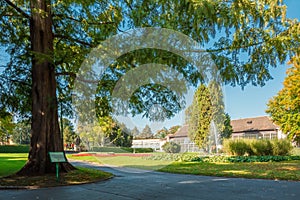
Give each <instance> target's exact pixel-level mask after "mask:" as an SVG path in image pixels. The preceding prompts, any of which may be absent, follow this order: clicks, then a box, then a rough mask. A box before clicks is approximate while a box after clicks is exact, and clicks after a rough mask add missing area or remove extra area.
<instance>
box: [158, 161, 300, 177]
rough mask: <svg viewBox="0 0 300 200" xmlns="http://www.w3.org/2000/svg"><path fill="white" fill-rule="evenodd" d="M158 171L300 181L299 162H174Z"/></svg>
mask: <svg viewBox="0 0 300 200" xmlns="http://www.w3.org/2000/svg"><path fill="white" fill-rule="evenodd" d="M158 171H161V172H168V173H180V174H194V175H205V176H221V177H238V178H251V179H254V178H255V179H272V180H293V181H300V161H286V162H260V163H258V162H257V163H199V162H174V163H172V164H170V165H168V166H166V167H164V168H162V169H159V170H158Z"/></svg>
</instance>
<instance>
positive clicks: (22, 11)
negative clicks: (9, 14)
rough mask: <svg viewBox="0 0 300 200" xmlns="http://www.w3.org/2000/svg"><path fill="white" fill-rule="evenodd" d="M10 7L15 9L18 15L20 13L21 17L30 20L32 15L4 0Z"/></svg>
mask: <svg viewBox="0 0 300 200" xmlns="http://www.w3.org/2000/svg"><path fill="white" fill-rule="evenodd" d="M4 1H5V2H6V3H7V4H8V5H9V6H11V7H13V8H14V9H15V10H16V11H17V12H18V13H20V14H21V15H23V16H24V17H25V18H27V19H30V15H28V14H27V13H26V12H25V11H24V10H22V9H21V8H19V7H18V6H17V5H16V4H14V3H13V2H11V1H9V0H4Z"/></svg>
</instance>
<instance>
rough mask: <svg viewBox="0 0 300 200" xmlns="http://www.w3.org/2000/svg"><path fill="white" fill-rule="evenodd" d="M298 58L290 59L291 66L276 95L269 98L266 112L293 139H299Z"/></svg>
mask: <svg viewBox="0 0 300 200" xmlns="http://www.w3.org/2000/svg"><path fill="white" fill-rule="evenodd" d="M299 61H300V59H299V57H295V58H293V59H292V61H291V64H292V67H291V68H289V69H288V70H287V72H286V73H287V76H286V78H285V80H284V82H283V85H284V87H283V89H281V90H280V91H279V92H278V93H277V95H276V96H274V97H273V98H272V99H270V100H269V102H268V104H267V106H268V108H267V110H266V112H267V113H269V114H270V115H271V118H272V120H273V121H274V122H275V124H277V125H279V126H280V129H281V130H282V131H283V132H284V133H286V134H288V137H289V138H290V139H291V140H294V141H298V142H299V141H300V124H299V121H300V82H299V80H300V62H299Z"/></svg>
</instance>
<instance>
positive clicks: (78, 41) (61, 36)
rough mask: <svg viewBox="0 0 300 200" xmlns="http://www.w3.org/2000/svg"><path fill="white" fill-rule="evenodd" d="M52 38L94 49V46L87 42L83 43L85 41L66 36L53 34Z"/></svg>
mask: <svg viewBox="0 0 300 200" xmlns="http://www.w3.org/2000/svg"><path fill="white" fill-rule="evenodd" d="M54 37H56V38H61V39H66V40H69V41H73V42H76V43H79V44H82V45H85V46H88V47H95V46H94V45H92V44H90V43H88V42H85V41H82V40H79V39H76V38H72V37H70V36H66V35H60V34H54Z"/></svg>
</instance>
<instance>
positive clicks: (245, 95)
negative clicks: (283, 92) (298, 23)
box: [224, 0, 300, 119]
mask: <svg viewBox="0 0 300 200" xmlns="http://www.w3.org/2000/svg"><path fill="white" fill-rule="evenodd" d="M284 2H285V3H286V5H287V17H289V18H298V19H300V12H299V8H300V1H299V0H287V1H284ZM288 67H289V66H288V65H286V64H285V65H282V66H278V67H277V68H275V69H274V68H273V69H270V73H271V75H272V76H273V78H274V79H273V80H270V81H268V82H267V83H266V85H265V86H264V87H254V86H250V85H249V86H246V87H245V89H244V90H242V89H241V88H240V87H230V86H226V87H225V89H224V96H225V99H224V101H225V110H226V112H228V113H229V115H230V116H231V119H239V118H247V117H256V116H263V115H267V114H266V113H265V110H266V109H267V106H266V104H267V102H268V101H269V99H270V98H272V97H273V96H274V95H276V94H277V92H278V91H279V90H280V89H281V88H282V87H283V85H282V83H283V80H284V78H285V75H286V74H285V72H286V70H287V69H288Z"/></svg>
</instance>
